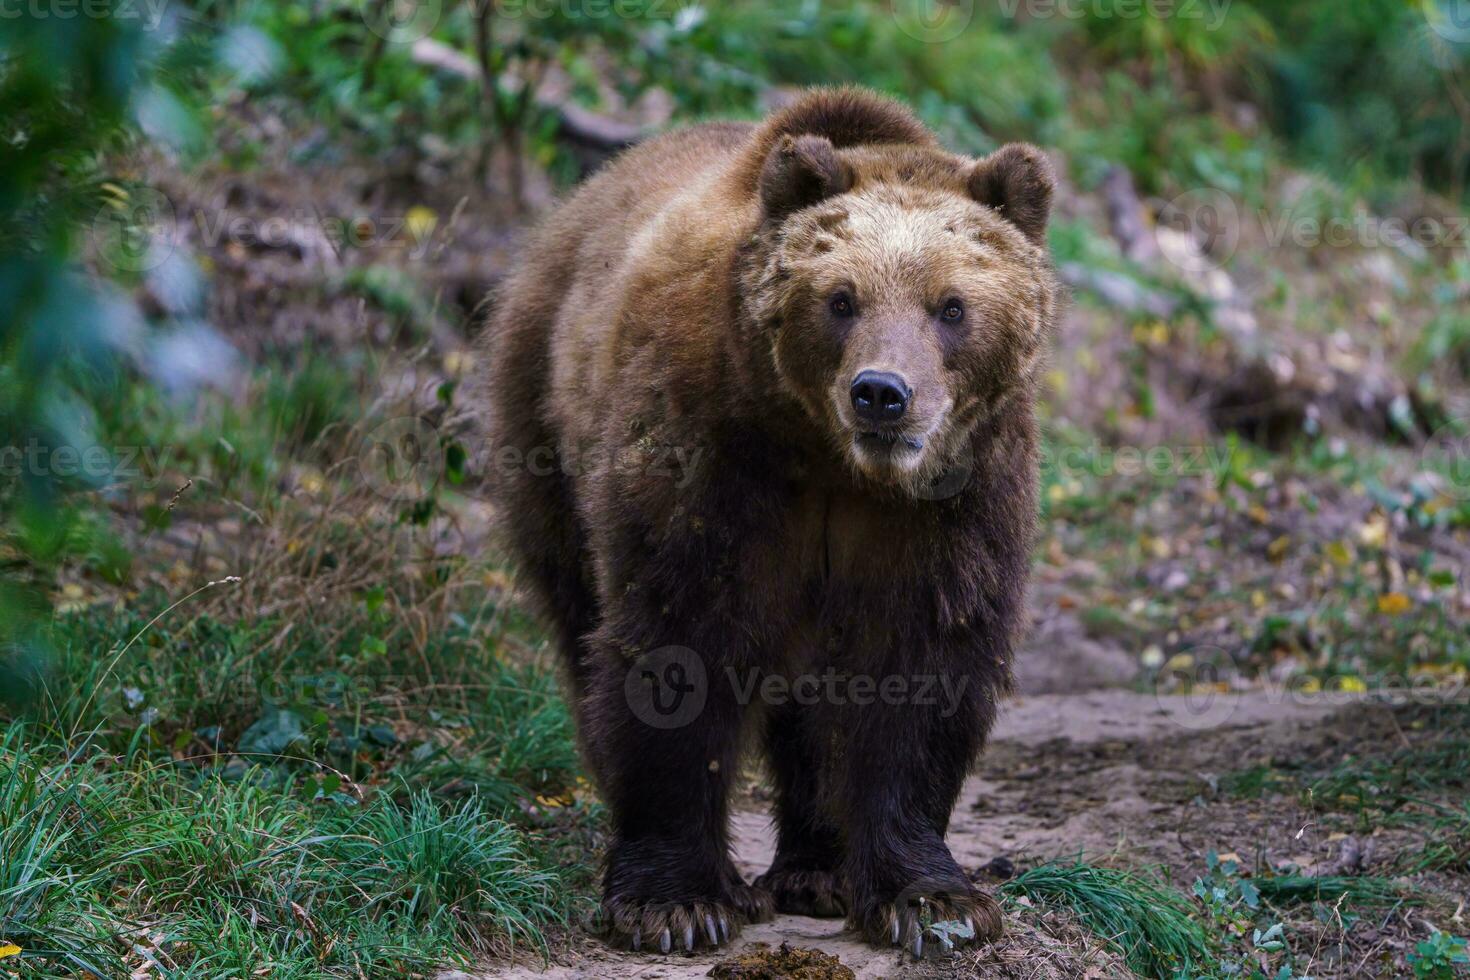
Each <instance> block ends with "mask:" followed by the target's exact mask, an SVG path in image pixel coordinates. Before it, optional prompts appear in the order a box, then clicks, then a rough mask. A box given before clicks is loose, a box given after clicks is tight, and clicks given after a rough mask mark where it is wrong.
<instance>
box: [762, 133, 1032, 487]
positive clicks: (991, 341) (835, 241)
mask: <svg viewBox="0 0 1470 980" xmlns="http://www.w3.org/2000/svg"><path fill="white" fill-rule="evenodd" d="M812 139H813V138H812V137H802V138H801V142H802V143H807V142H808V141H810V140H812ZM823 142H825V141H823ZM803 149H810V146H808V147H801V146H797V147H796V148H795V153H796V154H797V155H798V156H799V155H800V154H801V152H802V150H803ZM1028 150H1029V148H1028ZM775 152H776V153H779V152H781V148H778V149H777V151H775ZM1002 152H1003V153H1004V152H1006V151H1002ZM1029 152H1030V153H1031V154H1034V153H1035V152H1036V151H1029ZM773 155H774V154H773ZM822 156H823V154H822V148H821V147H820V146H818V147H816V150H815V151H814V158H815V160H816V164H815V167H814V169H815V170H816V171H817V173H818V174H819V175H821V174H822V173H823V172H824V168H825V170H826V172H828V173H830V174H831V175H832V176H831V179H830V182H829V183H828V185H827V187H828V189H832V190H838V191H839V192H838V193H831V194H820V192H818V193H819V196H817V199H816V201H815V203H805V204H804V205H801V204H800V203H799V202H798V206H797V207H795V208H793V209H790V210H787V211H786V212H785V213H784V214H782V213H781V211H780V204H781V202H780V201H779V200H778V201H776V202H775V203H774V205H773V204H772V203H771V198H769V197H768V198H767V201H768V205H767V206H768V208H769V209H770V211H771V212H774V214H775V216H776V217H777V218H778V219H779V221H778V222H773V226H774V227H773V231H774V234H773V235H771V236H770V239H769V240H770V243H771V244H770V246H769V248H770V253H769V254H768V256H767V257H766V262H765V269H766V272H767V275H766V276H765V278H764V281H763V285H762V289H763V291H764V296H763V297H762V299H763V303H761V304H760V305H761V306H763V307H764V313H765V317H764V321H765V322H766V323H768V324H770V325H771V326H770V335H769V336H770V343H771V356H772V362H773V365H774V368H775V373H776V377H777V379H778V383H779V384H780V385H781V386H782V388H783V389H784V390H785V392H786V394H788V395H790V396H791V397H792V398H794V399H795V400H796V401H798V402H799V403H800V404H801V405H802V407H803V408H804V410H805V412H806V414H807V415H808V416H809V417H810V418H811V420H812V421H813V422H815V423H816V425H817V426H819V427H820V428H821V429H822V431H823V432H824V433H825V435H826V436H827V438H828V440H829V441H830V442H831V444H832V445H833V446H834V448H836V449H837V450H838V452H839V453H841V454H842V455H843V456H844V457H845V458H846V459H847V460H848V461H849V463H850V465H851V466H852V467H853V468H854V469H856V470H857V471H859V472H861V473H862V474H864V475H865V476H866V477H868V478H869V479H871V480H875V481H877V482H880V483H885V484H893V485H897V486H900V487H904V488H907V489H909V490H910V491H913V492H917V490H918V489H919V488H921V487H923V486H924V485H926V484H927V483H928V482H929V481H931V480H933V479H934V478H936V477H937V476H939V475H940V474H941V473H942V472H943V471H944V469H945V468H946V467H948V466H950V465H954V464H955V463H956V458H955V457H956V453H957V452H959V451H960V449H961V448H962V447H963V446H964V445H965V444H966V443H967V441H968V437H969V434H970V432H971V431H972V430H973V428H974V426H975V425H977V424H978V423H979V422H981V421H982V420H984V419H985V418H987V417H988V415H989V413H990V412H991V411H992V410H993V409H994V408H995V407H996V406H997V405H998V404H999V403H1000V402H1001V401H1002V400H1003V399H1004V398H1005V397H1006V396H1007V395H1009V394H1010V393H1012V392H1014V391H1015V390H1016V389H1017V388H1018V387H1019V386H1021V385H1025V384H1029V383H1030V382H1031V381H1032V380H1033V378H1034V376H1035V373H1036V368H1037V365H1038V363H1039V361H1040V358H1041V354H1042V349H1043V345H1044V341H1045V338H1046V334H1047V332H1048V330H1049V328H1050V325H1051V323H1052V320H1053V316H1054V309H1055V305H1056V296H1055V292H1056V288H1055V284H1054V279H1053V277H1052V273H1051V267H1050V263H1049V261H1048V260H1047V257H1046V253H1045V250H1044V248H1043V247H1042V244H1041V238H1042V236H1043V235H1044V222H1045V203H1046V202H1041V207H1042V210H1041V211H1040V215H1041V217H1040V224H1036V223H1034V222H1033V223H1030V224H1028V223H1026V222H1025V221H1024V220H1022V221H1021V222H1017V221H1013V220H1008V218H1007V217H1002V215H1003V214H1006V213H1007V212H1008V211H1009V212H1011V213H1012V214H1015V213H1017V212H1022V217H1023V219H1024V217H1025V216H1026V214H1025V206H1026V204H1027V203H1028V202H1024V201H1020V200H1018V199H1016V198H1015V197H1014V196H1013V197H1012V198H1010V199H1006V198H1005V197H1004V193H1005V192H1006V191H1007V190H1014V178H1015V176H1016V174H1015V173H1014V172H1010V174H1009V177H1010V178H1011V179H1012V185H1010V186H1007V185H1005V184H1004V183H1003V182H1004V181H1005V180H1006V179H1007V175H1006V174H1005V173H1002V174H1001V175H1000V176H997V172H996V170H995V168H994V167H992V166H990V165H989V164H990V161H994V160H996V157H999V156H1000V155H999V154H997V155H996V156H993V157H990V158H986V160H983V161H980V162H978V163H976V162H975V161H968V160H965V159H963V158H959V157H951V156H949V155H947V154H941V153H939V152H938V151H923V152H921V153H916V151H912V150H902V151H899V150H894V151H890V152H889V153H888V154H884V153H882V152H877V153H875V152H873V151H872V150H866V151H864V152H855V151H848V152H846V153H844V154H842V155H840V156H839V155H836V154H833V155H832V156H831V157H830V158H827V159H826V160H825V161H823V159H822ZM1016 162H1017V159H1016V158H1014V156H1013V158H1012V159H1011V160H1009V161H1007V160H1006V159H1005V158H1002V159H1001V163H1002V164H1003V165H1005V164H1007V163H1009V164H1012V165H1014V164H1016ZM1033 162H1034V161H1033V160H1032V159H1031V158H1030V157H1029V156H1027V157H1025V158H1024V159H1020V164H1021V166H1020V169H1021V170H1022V171H1023V172H1022V173H1021V174H1020V176H1021V177H1022V178H1023V179H1025V180H1031V179H1032V178H1033V176H1034V175H1033V174H1032V172H1031V171H1030V169H1029V167H1028V166H1027V165H1029V164H1031V163H1033ZM767 169H768V171H769V169H770V167H769V165H768V168H767ZM1043 176H1044V177H1045V180H1044V182H1043V184H1041V185H1038V186H1043V188H1044V193H1045V194H1046V195H1048V196H1049V193H1050V179H1049V176H1046V175H1045V174H1044V173H1043ZM997 181H1000V182H1002V183H1001V184H1000V188H1001V196H1002V199H1001V200H1000V201H999V202H994V196H993V195H990V192H991V191H992V189H993V185H994V184H995V182H997ZM807 183H808V186H809V187H810V186H812V185H813V184H817V183H819V182H814V181H811V180H810V179H808V181H807ZM1032 183H1033V184H1035V183H1036V182H1035V181H1034V180H1032ZM977 185H979V186H978V190H979V193H977ZM843 188H845V189H843ZM763 189H765V190H768V189H769V188H763ZM988 195H989V196H988ZM1029 203H1030V204H1032V205H1035V204H1036V203H1037V202H1034V201H1032V202H1029ZM1030 213H1031V214H1034V213H1036V212H1035V210H1034V208H1033V210H1032V212H1030Z"/></svg>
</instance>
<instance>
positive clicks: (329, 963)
mask: <svg viewBox="0 0 1470 980" xmlns="http://www.w3.org/2000/svg"><path fill="white" fill-rule="evenodd" d="M32 735H33V732H32V731H30V730H28V729H26V728H25V727H24V726H22V725H20V724H15V725H12V726H11V727H10V729H9V730H8V731H7V732H6V734H5V736H4V739H3V741H0V776H3V783H0V820H3V827H0V938H3V939H4V940H5V941H8V942H13V943H15V944H17V945H19V946H20V947H21V948H22V950H23V952H22V954H21V957H20V958H19V963H20V964H21V966H22V967H24V968H27V969H37V970H42V971H55V970H60V969H69V968H79V969H85V970H90V971H92V972H93V973H96V974H97V975H99V976H115V975H118V974H119V973H121V972H125V971H124V970H122V966H121V965H122V963H123V962H124V960H125V959H126V961H127V962H137V958H138V957H140V956H143V955H147V956H152V957H154V958H156V959H157V960H158V961H159V962H160V963H162V964H164V965H166V966H168V967H170V968H171V969H172V968H178V969H179V970H180V971H181V972H179V973H178V974H172V975H179V976H191V977H220V978H226V977H231V978H233V977H240V976H252V975H260V974H259V972H258V971H262V970H264V971H267V973H268V974H269V975H270V976H273V977H274V976H343V977H349V976H351V977H355V976H360V975H364V974H366V975H370V976H387V975H405V974H406V973H410V972H423V971H429V970H431V969H433V968H434V967H436V966H440V965H443V964H444V963H447V962H451V961H453V962H467V961H468V960H469V959H471V958H472V957H474V956H475V955H477V954H484V953H489V952H493V951H505V950H508V949H511V948H520V949H526V948H529V949H532V950H545V949H546V946H547V931H548V930H550V929H555V928H561V927H564V926H565V925H566V924H567V922H568V921H569V918H570V917H571V916H572V914H573V913H574V912H575V911H576V910H577V907H578V906H577V899H576V891H575V889H573V888H571V887H569V884H568V880H567V876H566V874H565V872H564V871H562V870H561V869H558V868H556V867H554V866H552V864H551V863H550V861H549V860H548V858H547V856H546V854H547V850H548V845H547V844H546V843H545V842H544V841H543V840H541V839H540V837H539V835H538V834H536V833H535V832H534V831H531V830H529V829H527V828H524V827H522V826H518V825H517V824H515V823H513V822H512V820H511V819H509V817H510V816H511V815H510V814H508V813H506V812H505V811H503V810H502V809H500V808H497V807H495V806H492V805H490V804H489V803H487V801H485V800H482V799H480V798H478V797H476V796H473V795H470V796H467V797H465V798H463V799H461V800H459V801H457V802H456V801H441V800H435V799H433V798H432V797H431V796H429V794H427V793H426V792H422V791H420V792H416V793H413V794H410V795H409V796H408V798H407V799H405V800H403V801H401V802H400V801H398V800H395V798H394V797H393V795H392V794H389V793H383V792H377V793H372V794H370V795H368V796H367V797H366V798H365V799H363V800H361V801H357V800H353V799H350V798H348V797H346V796H341V797H339V796H336V795H334V796H333V797H330V798H327V799H319V800H315V801H312V800H309V799H308V798H307V797H306V796H305V795H304V794H302V793H300V792H297V791H296V790H297V789H298V784H297V783H296V782H295V781H292V780H288V781H286V782H284V783H281V782H279V781H277V780H274V779H271V778H265V777H266V776H267V775H268V774H267V773H265V772H263V771H261V770H252V771H249V772H247V773H246V774H245V775H244V776H243V777H242V778H240V779H238V780H237V781H226V780H224V779H222V778H218V777H216V776H208V777H203V778H200V777H198V776H196V775H191V774H189V773H187V772H186V771H183V770H180V769H178V768H177V767H172V766H169V765H167V764H156V763H149V762H147V761H145V760H144V759H143V758H142V757H141V756H140V757H136V758H134V759H132V760H118V759H111V758H107V757H105V756H102V755H101V754H99V753H96V752H95V751H93V747H92V746H85V747H84V748H85V751H86V752H87V754H88V756H89V758H88V760H87V761H85V762H83V761H80V760H78V761H71V762H68V761H66V760H65V759H64V757H62V756H61V753H60V749H59V747H58V746H56V745H55V744H53V743H44V742H42V743H39V744H38V743H36V742H35V740H34V739H33V738H32ZM58 760H60V761H58ZM145 923H146V928H140V926H141V925H142V924H145ZM139 950H143V951H145V952H141V953H140V952H139Z"/></svg>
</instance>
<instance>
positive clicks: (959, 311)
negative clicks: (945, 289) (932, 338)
mask: <svg viewBox="0 0 1470 980" xmlns="http://www.w3.org/2000/svg"><path fill="white" fill-rule="evenodd" d="M939 317H940V319H942V320H944V321H945V322H946V323H959V322H960V321H961V320H963V319H964V318H965V304H964V303H961V302H960V301H959V300H957V299H948V300H945V302H944V309H943V310H941V311H940V312H939Z"/></svg>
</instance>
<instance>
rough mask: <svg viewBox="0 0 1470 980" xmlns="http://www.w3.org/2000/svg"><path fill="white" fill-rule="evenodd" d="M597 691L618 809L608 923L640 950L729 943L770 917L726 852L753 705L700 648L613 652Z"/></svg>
mask: <svg viewBox="0 0 1470 980" xmlns="http://www.w3.org/2000/svg"><path fill="white" fill-rule="evenodd" d="M604 662H605V664H606V667H605V668H604V669H602V670H601V671H600V672H599V675H598V678H597V683H596V684H595V685H594V690H592V691H591V692H590V693H589V701H588V708H589V712H588V719H589V722H590V723H591V730H590V733H589V735H590V737H589V739H588V741H589V742H592V743H594V744H592V746H591V749H592V751H593V753H594V754H595V755H596V757H597V759H598V769H599V772H600V774H601V778H602V782H603V792H604V795H605V797H606V801H607V804H608V807H609V810H610V811H611V817H612V841H611V844H610V846H609V851H608V856H607V868H606V876H605V879H604V885H603V900H602V912H603V924H604V927H605V928H606V929H607V930H608V931H609V933H610V938H611V941H612V942H613V943H614V944H616V945H620V946H623V947H625V948H630V949H633V950H639V949H646V950H650V951H651V950H658V951H661V952H664V953H668V952H670V951H672V950H679V951H692V950H694V949H695V948H696V947H700V946H711V947H713V946H719V945H721V944H723V943H727V942H729V941H730V940H731V939H732V938H733V937H734V936H735V935H736V934H737V933H738V932H739V929H740V926H741V924H742V923H744V922H750V921H762V920H765V919H769V918H770V916H771V903H770V898H769V896H768V895H766V894H765V893H764V892H762V891H760V890H758V889H754V888H752V887H751V886H749V885H747V884H746V883H745V881H744V879H742V878H741V877H740V874H739V873H738V872H737V871H736V870H735V866H734V864H733V862H732V861H731V859H730V855H729V841H728V812H727V803H726V799H727V795H728V792H729V785H730V780H731V779H732V778H733V777H734V774H735V771H736V766H737V762H738V758H737V756H738V742H739V735H740V728H741V722H742V715H743V712H744V708H743V706H742V705H740V704H739V703H738V701H737V698H736V697H735V692H734V690H733V689H732V688H731V685H729V684H726V683H721V681H722V678H717V677H716V676H715V675H714V674H713V672H711V671H708V670H706V667H705V664H704V661H703V660H702V659H701V658H700V657H699V656H698V655H696V654H694V653H693V651H689V650H685V649H683V648H679V647H665V648H660V649H658V650H655V651H654V652H652V653H651V654H646V655H644V656H641V657H638V658H636V659H628V658H624V657H622V656H618V655H612V654H609V655H608V656H607V657H606V658H605V660H604Z"/></svg>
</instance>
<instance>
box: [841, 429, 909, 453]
mask: <svg viewBox="0 0 1470 980" xmlns="http://www.w3.org/2000/svg"><path fill="white" fill-rule="evenodd" d="M856 441H857V444H858V445H859V446H860V447H862V448H863V449H867V450H870V451H874V450H876V451H880V452H885V453H893V452H899V451H902V450H908V451H910V452H916V453H917V452H921V451H922V450H923V448H924V440H922V439H915V438H914V437H913V436H906V435H902V434H901V433H898V432H880V431H874V432H859V433H858V434H857V440H856Z"/></svg>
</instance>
